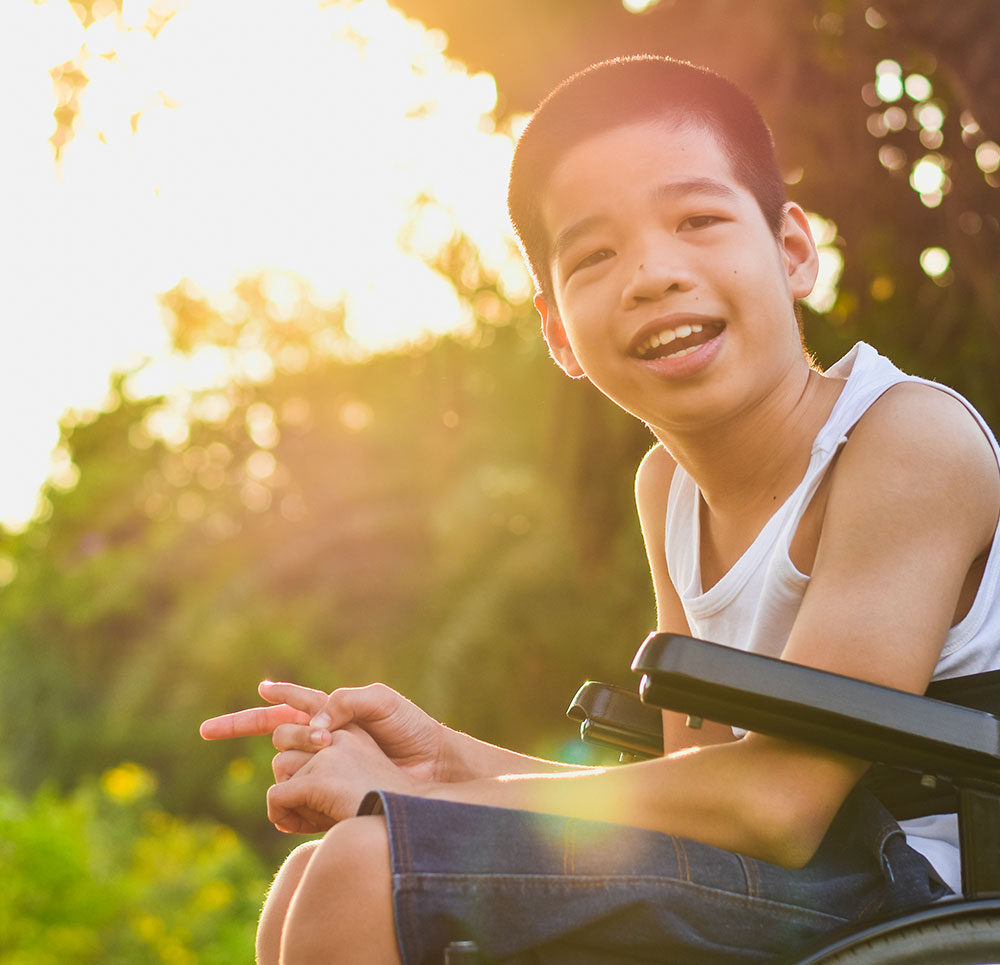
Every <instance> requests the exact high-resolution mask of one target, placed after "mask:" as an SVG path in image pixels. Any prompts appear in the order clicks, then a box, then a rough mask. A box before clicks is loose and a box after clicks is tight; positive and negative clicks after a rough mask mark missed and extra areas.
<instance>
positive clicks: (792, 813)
mask: <svg viewBox="0 0 1000 965" xmlns="http://www.w3.org/2000/svg"><path fill="white" fill-rule="evenodd" d="M777 796H778V795H776V794H775V793H774V790H773V789H772V791H771V794H770V796H769V799H768V800H765V801H761V802H760V806H759V807H757V808H756V809H748V814H747V819H748V821H750V822H751V823H752V824H753V826H754V827H753V830H752V832H751V833H752V835H753V838H754V840H755V842H756V848H755V850H756V852H757V853H756V854H755V855H754V856H755V857H759V858H761V859H763V860H764V861H767V862H768V863H770V864H774V865H778V866H779V867H782V868H789V869H797V868H804V867H805V866H806V865H807V864H809V862H810V861H811V860H812V858H813V856H814V855H815V854H816V852H817V851H818V850H819V846H820V844H822V842H823V838H824V837H825V836H826V833H827V831H828V830H829V828H830V824H831V823H832V822H833V817H834V815H835V814H836V810H837V808H836V807H835V806H833V804H832V802H829V801H822V802H817V801H816V800H815V798H812V799H810V796H809V795H804V796H801V797H800V796H798V795H796V794H794V793H790V794H784V795H781V796H782V798H783V799H782V800H781V801H780V802H779V801H776V800H775V798H776V797H777ZM753 810H755V811H756V819H755V818H754V815H753V814H751V813H750V812H751V811H753Z"/></svg>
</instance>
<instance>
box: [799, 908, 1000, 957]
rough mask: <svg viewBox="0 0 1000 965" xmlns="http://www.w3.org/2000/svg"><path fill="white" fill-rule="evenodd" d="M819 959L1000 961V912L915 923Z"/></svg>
mask: <svg viewBox="0 0 1000 965" xmlns="http://www.w3.org/2000/svg"><path fill="white" fill-rule="evenodd" d="M815 961H816V962H817V965H819V963H822V965H1000V914H996V913H993V914H986V915H976V916H963V915H956V916H954V917H951V918H945V919H943V920H940V921H929V922H924V923H915V924H913V925H910V926H908V927H905V928H901V929H899V930H898V931H890V932H888V933H887V934H882V935H876V936H874V937H871V938H869V939H867V940H866V941H864V942H861V943H859V944H857V945H852V946H850V947H848V948H841V949H840V950H839V951H833V952H832V953H831V954H830V956H829V957H827V956H822V957H820V958H818V959H816V960H815Z"/></svg>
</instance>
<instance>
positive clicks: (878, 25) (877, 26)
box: [865, 7, 885, 30]
mask: <svg viewBox="0 0 1000 965" xmlns="http://www.w3.org/2000/svg"><path fill="white" fill-rule="evenodd" d="M865 23H867V24H868V26H869V27H871V28H872V29H873V30H881V29H882V28H883V27H884V26H885V17H883V16H882V14H880V13H879V12H878V11H877V10H876V9H875V8H874V7H868V9H867V10H865Z"/></svg>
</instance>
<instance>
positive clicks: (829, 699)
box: [455, 633, 1000, 965]
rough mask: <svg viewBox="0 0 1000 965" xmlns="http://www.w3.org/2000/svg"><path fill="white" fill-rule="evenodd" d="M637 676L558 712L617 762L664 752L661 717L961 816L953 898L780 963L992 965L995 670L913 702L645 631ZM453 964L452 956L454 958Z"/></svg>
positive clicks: (998, 759)
mask: <svg viewBox="0 0 1000 965" xmlns="http://www.w3.org/2000/svg"><path fill="white" fill-rule="evenodd" d="M632 669H633V670H634V671H636V672H637V673H639V674H641V675H642V677H641V682H640V685H639V694H638V696H637V695H636V694H635V693H634V692H631V691H628V690H624V689H622V688H619V687H614V686H612V685H608V684H600V683H596V682H593V681H590V682H588V683H586V684H584V685H583V687H581V688H580V690H579V691H578V692H577V694H576V696H575V697H574V698H573V701H572V702H571V704H570V706H569V709H568V710H567V715H568V716H569V717H570V718H572V719H574V720H578V721H580V732H581V736H582V738H583V739H584V740H585V741H588V742H590V743H596V744H602V745H606V746H610V747H613V748H615V749H616V750H619V751H621V752H622V757H623V759H625V760H629V759H633V760H634V759H641V758H647V757H653V756H659V755H661V754H662V753H663V738H662V729H661V717H660V710H659V708H664V709H667V710H673V711H679V712H681V713H684V714H687V715H688V725H689V726H691V727H698V726H699V725H700V722H701V721H702V720H703V719H707V720H713V721H717V722H719V723H722V724H727V725H731V726H734V727H740V728H744V729H746V730H750V731H755V732H759V733H764V734H769V735H771V736H774V737H783V738H788V739H792V740H796V741H800V742H803V741H804V742H808V743H812V744H815V745H816V746H818V747H823V748H826V749H830V750H835V751H839V752H841V753H845V754H849V755H852V756H854V757H858V758H861V759H863V760H867V761H872V762H873V765H872V768H871V769H870V770H869V773H868V775H866V777H865V779H864V780H865V781H866V783H867V784H868V785H869V787H870V789H871V790H872V791H873V793H875V794H876V796H877V797H879V798H880V799H881V800H882V801H883V803H885V804H886V806H887V807H888V808H889V810H890V811H891V812H892V813H893V815H894V816H896V817H897V818H899V819H903V818H907V817H914V816H916V815H917V814H932V813H949V812H952V811H955V812H957V814H958V824H959V845H960V851H961V862H962V892H963V894H962V896H961V897H956V898H949V899H946V900H944V901H941V902H937V903H935V904H933V905H930V906H926V907H923V908H919V909H916V910H914V911H911V912H910V913H908V914H905V915H903V916H901V917H897V918H894V919H891V920H882V921H874V922H864V923H861V924H859V925H856V926H854V927H853V928H852V929H851V930H849V931H846V932H841V933H837V934H834V935H833V936H827V938H826V939H825V942H824V944H823V945H822V947H818V948H815V949H813V950H806V951H803V950H801V949H798V950H795V952H794V953H793V954H792V955H791V956H790V957H788V958H787V959H785V960H784V963H783V965H875V963H878V965H1000V720H998V719H997V717H995V716H993V714H991V713H989V712H988V711H987V708H994V709H996V703H997V701H996V696H997V689H998V687H1000V671H997V672H993V673H989V674H980V675H977V676H976V677H974V678H959V679H958V680H955V681H941V682H938V683H935V684H932V685H931V687H930V688H929V689H928V691H927V694H925V695H924V696H916V695H913V694H909V693H904V692H902V691H898V690H892V689H890V688H887V687H880V686H877V685H875V684H871V683H867V682H865V681H860V680H854V679H852V678H849V677H843V676H840V675H838V674H833V673H829V672H826V671H821V670H815V669H813V668H810V667H803V666H800V665H796V664H791V663H788V662H786V661H782V660H778V659H774V658H771V657H765V656H761V655H759V654H751V653H745V652H743V651H739V650H734V649H732V648H730V647H724V646H720V645H718V644H713V643H707V642H705V641H703V640H695V639H693V638H691V637H683V636H678V635H674V634H662V633H653V634H650V636H649V637H647V639H646V641H645V642H644V643H643V645H642V646H641V647H640V648H639V651H638V652H637V653H636V656H635V659H634V660H633V662H632ZM455 960H456V961H457V960H458V959H457V958H456V959H455Z"/></svg>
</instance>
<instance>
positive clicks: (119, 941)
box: [0, 764, 266, 965]
mask: <svg viewBox="0 0 1000 965" xmlns="http://www.w3.org/2000/svg"><path fill="white" fill-rule="evenodd" d="M153 783H154V781H153V779H152V776H151V775H150V774H149V773H148V772H147V771H145V770H143V769H142V768H139V767H138V766H136V765H133V764H123V765H120V766H119V767H117V768H114V769H112V770H110V771H107V772H105V774H104V775H102V777H101V780H100V782H99V783H98V782H96V781H93V780H91V781H88V782H87V783H86V784H85V785H84V786H82V787H81V788H80V789H78V790H77V791H75V792H74V793H73V794H71V795H70V796H69V797H66V798H62V797H59V796H58V795H57V794H56V793H55V792H54V791H53V790H52V788H50V787H46V788H42V789H41V790H39V791H38V792H37V793H36V794H35V795H34V796H33V797H31V798H29V799H26V798H23V797H20V796H18V795H16V794H15V793H14V792H12V791H10V790H2V791H0V865H2V867H3V869H4V873H3V875H2V876H0V963H2V965H50V963H51V965H65V963H73V965H86V963H89V962H93V963H101V965H104V963H121V965H126V963H127V965H144V963H150V965H152V963H168V962H169V963H192V965H195V963H198V965H207V963H215V965H229V963H231V962H239V961H246V960H248V958H249V956H250V954H251V952H250V949H252V948H253V935H254V927H255V919H256V913H257V909H258V907H259V904H260V901H261V896H262V895H263V892H264V887H265V880H266V878H265V875H264V872H263V869H262V866H261V863H260V861H259V859H258V858H257V857H256V856H255V855H254V854H253V853H252V851H251V850H250V849H249V848H248V847H247V846H246V845H245V844H244V843H242V842H241V841H240V840H239V838H238V837H237V836H236V834H235V833H234V832H233V831H231V830H230V829H228V828H226V827H223V826H221V825H218V824H214V823H211V822H207V821H196V822H189V823H186V822H183V821H180V820H178V819H177V818H174V817H171V816H170V815H168V814H166V813H165V812H163V811H162V810H160V809H159V808H158V807H157V806H156V804H155V803H154V801H153V799H152V798H151V796H150V792H151V790H152V786H153Z"/></svg>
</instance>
